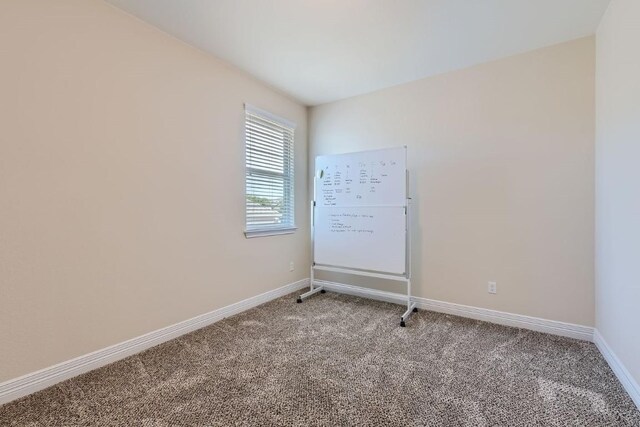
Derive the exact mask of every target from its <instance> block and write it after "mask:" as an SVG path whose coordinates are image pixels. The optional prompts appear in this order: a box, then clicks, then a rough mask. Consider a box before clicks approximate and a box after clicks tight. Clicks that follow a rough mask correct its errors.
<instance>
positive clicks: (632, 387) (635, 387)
mask: <svg viewBox="0 0 640 427" xmlns="http://www.w3.org/2000/svg"><path fill="white" fill-rule="evenodd" d="M593 342H594V343H595V344H596V347H598V350H600V353H602V356H603V357H604V360H606V361H607V363H608V364H609V366H610V367H611V370H612V371H613V373H614V374H616V377H618V380H619V381H620V383H621V384H622V386H623V387H624V389H625V390H626V391H627V393H629V396H631V399H632V400H633V402H634V403H635V404H636V406H637V407H638V409H640V384H638V383H637V382H636V380H635V379H634V378H633V377H632V376H631V373H630V372H629V371H628V370H627V368H625V366H624V365H623V364H622V362H621V361H620V359H618V356H616V354H615V353H614V352H613V350H612V349H611V347H609V344H607V342H606V341H605V340H604V338H603V336H602V335H601V334H600V331H598V330H597V329H596V330H594V332H593Z"/></svg>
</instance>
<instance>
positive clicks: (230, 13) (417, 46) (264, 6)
mask: <svg viewBox="0 0 640 427" xmlns="http://www.w3.org/2000/svg"><path fill="white" fill-rule="evenodd" d="M106 1H108V2H109V3H111V4H113V5H115V6H117V7H119V8H121V9H124V10H126V11H128V12H130V13H131V14H133V15H136V16H138V17H139V18H141V19H143V20H145V21H147V22H149V23H151V24H153V25H155V26H157V27H159V28H160V29H162V30H164V31H166V32H167V33H169V34H172V35H174V36H176V37H177V38H179V39H182V40H184V41H185V42H187V43H190V44H192V45H195V46H197V47H199V48H201V49H203V50H205V51H207V52H210V53H212V54H213V55H215V56H217V57H219V58H222V59H223V60H225V61H227V62H229V63H231V64H233V65H235V66H237V67H238V68H240V69H242V70H245V71H247V72H248V73H250V74H252V75H254V76H255V77H257V78H258V79H260V80H263V81H264V82H266V83H268V84H270V85H271V86H274V87H276V88H278V89H280V90H282V91H283V92H286V93H288V94H290V95H291V96H293V97H294V98H296V99H298V100H299V101H301V102H303V103H305V104H307V105H317V104H322V103H326V102H330V101H335V100H337V99H341V98H347V97H350V96H354V95H358V94H363V93H368V92H372V91H375V90H378V89H382V88H385V87H389V86H393V85H397V84H400V83H405V82H408V81H412V80H416V79H420V78H423V77H427V76H430V75H434V74H439V73H443V72H447V71H451V70H455V69H460V68H464V67H468V66H470V65H473V64H478V63H482V62H486V61H490V60H493V59H498V58H502V57H506V56H509V55H513V54H516V53H520V52H526V51H528V50H532V49H537V48H540V47H543V46H548V45H551V44H555V43H560V42H563V41H567V40H572V39H575V38H579V37H583V36H587V35H590V34H593V33H594V32H595V29H596V27H597V25H598V22H599V21H600V18H601V17H602V15H603V13H604V11H605V9H606V7H607V5H608V3H609V0H306V1H305V0H106Z"/></svg>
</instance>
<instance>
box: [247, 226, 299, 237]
mask: <svg viewBox="0 0 640 427" xmlns="http://www.w3.org/2000/svg"><path fill="white" fill-rule="evenodd" d="M297 229H298V227H295V226H294V227H283V228H267V229H262V230H250V231H245V232H244V237H246V238H247V239H252V238H254V237H267V236H279V235H281V234H293V233H295V231H296V230H297Z"/></svg>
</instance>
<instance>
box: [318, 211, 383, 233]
mask: <svg viewBox="0 0 640 427" xmlns="http://www.w3.org/2000/svg"><path fill="white" fill-rule="evenodd" d="M373 219H374V216H373V215H372V214H357V213H346V212H342V213H332V214H330V215H329V232H331V233H357V234H363V233H369V234H373V227H372V223H373ZM367 223H368V224H367Z"/></svg>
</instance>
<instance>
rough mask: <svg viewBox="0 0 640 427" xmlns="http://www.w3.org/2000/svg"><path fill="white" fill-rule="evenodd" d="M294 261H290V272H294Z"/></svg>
mask: <svg viewBox="0 0 640 427" xmlns="http://www.w3.org/2000/svg"><path fill="white" fill-rule="evenodd" d="M293 270H294V268H293V261H289V271H293Z"/></svg>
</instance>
